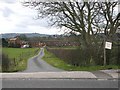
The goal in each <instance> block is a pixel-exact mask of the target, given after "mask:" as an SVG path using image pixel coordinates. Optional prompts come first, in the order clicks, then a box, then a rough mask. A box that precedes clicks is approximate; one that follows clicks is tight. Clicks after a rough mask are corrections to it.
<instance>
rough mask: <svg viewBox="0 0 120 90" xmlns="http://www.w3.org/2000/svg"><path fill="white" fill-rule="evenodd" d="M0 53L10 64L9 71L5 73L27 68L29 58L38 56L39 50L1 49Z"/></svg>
mask: <svg viewBox="0 0 120 90" xmlns="http://www.w3.org/2000/svg"><path fill="white" fill-rule="evenodd" d="M2 52H3V53H4V54H5V55H6V56H7V57H8V58H9V60H10V62H11V63H10V67H9V70H7V71H5V72H17V71H22V70H25V69H26V68H27V62H28V60H29V58H30V57H32V56H34V55H36V54H38V52H39V48H3V49H2Z"/></svg>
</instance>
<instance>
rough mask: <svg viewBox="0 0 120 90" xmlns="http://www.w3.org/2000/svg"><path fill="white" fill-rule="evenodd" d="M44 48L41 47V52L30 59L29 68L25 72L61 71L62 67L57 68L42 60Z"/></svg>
mask: <svg viewBox="0 0 120 90" xmlns="http://www.w3.org/2000/svg"><path fill="white" fill-rule="evenodd" d="M43 56H44V49H43V48H41V50H40V52H39V54H38V55H37V56H34V57H33V58H30V59H29V60H28V65H27V69H26V70H24V71H23V73H29V72H59V71H63V70H61V69H58V68H55V67H53V66H51V65H49V64H48V63H46V62H45V61H43V60H42V57H43Z"/></svg>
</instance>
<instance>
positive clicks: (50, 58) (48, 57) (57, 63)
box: [43, 49, 118, 71]
mask: <svg viewBox="0 0 120 90" xmlns="http://www.w3.org/2000/svg"><path fill="white" fill-rule="evenodd" d="M44 51H45V56H44V57H43V60H45V61H46V62H47V63H49V64H50V65H52V66H54V67H57V68H60V69H63V70H66V71H96V70H103V69H109V68H112V69H118V66H117V65H107V66H73V65H70V64H68V63H66V62H64V61H63V60H61V59H60V58H58V57H56V56H55V55H54V54H52V53H50V52H48V51H47V50H46V49H45V50H44Z"/></svg>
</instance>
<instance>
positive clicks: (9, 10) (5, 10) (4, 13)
mask: <svg viewBox="0 0 120 90" xmlns="http://www.w3.org/2000/svg"><path fill="white" fill-rule="evenodd" d="M2 11H3V16H4V17H9V16H10V15H11V14H13V13H14V12H13V11H12V10H11V9H9V8H8V7H5V8H4V9H3V10H2Z"/></svg>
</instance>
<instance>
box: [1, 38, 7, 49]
mask: <svg viewBox="0 0 120 90" xmlns="http://www.w3.org/2000/svg"><path fill="white" fill-rule="evenodd" d="M2 47H8V42H7V41H6V40H5V38H2Z"/></svg>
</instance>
